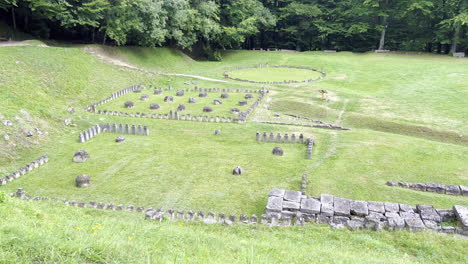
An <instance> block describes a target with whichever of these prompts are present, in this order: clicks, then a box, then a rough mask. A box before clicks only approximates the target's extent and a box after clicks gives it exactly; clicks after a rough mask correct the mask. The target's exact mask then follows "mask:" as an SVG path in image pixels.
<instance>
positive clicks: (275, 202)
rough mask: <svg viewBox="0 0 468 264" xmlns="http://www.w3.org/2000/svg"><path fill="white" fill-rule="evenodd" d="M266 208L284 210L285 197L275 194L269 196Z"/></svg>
mask: <svg viewBox="0 0 468 264" xmlns="http://www.w3.org/2000/svg"><path fill="white" fill-rule="evenodd" d="M266 209H267V212H277V213H279V212H281V211H282V210H283V198H281V197H275V196H271V197H268V203H267V206H266Z"/></svg>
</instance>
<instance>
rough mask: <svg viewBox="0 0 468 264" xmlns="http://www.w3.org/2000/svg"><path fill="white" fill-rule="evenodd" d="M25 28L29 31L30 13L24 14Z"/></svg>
mask: <svg viewBox="0 0 468 264" xmlns="http://www.w3.org/2000/svg"><path fill="white" fill-rule="evenodd" d="M23 29H24V31H28V29H29V16H28V14H26V15H24V25H23Z"/></svg>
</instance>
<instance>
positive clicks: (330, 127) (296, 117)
mask: <svg viewBox="0 0 468 264" xmlns="http://www.w3.org/2000/svg"><path fill="white" fill-rule="evenodd" d="M284 115H286V116H290V117H292V118H294V120H306V121H310V122H313V123H316V124H317V126H315V127H319V128H328V129H335V130H350V129H349V128H345V127H341V126H337V125H333V124H329V123H325V122H323V121H321V120H315V119H312V118H308V117H303V116H300V115H295V114H284Z"/></svg>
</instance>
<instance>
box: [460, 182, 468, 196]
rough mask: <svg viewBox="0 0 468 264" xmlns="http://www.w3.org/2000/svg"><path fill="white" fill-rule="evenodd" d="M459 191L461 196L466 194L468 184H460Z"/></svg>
mask: <svg viewBox="0 0 468 264" xmlns="http://www.w3.org/2000/svg"><path fill="white" fill-rule="evenodd" d="M459 187H460V192H461V194H462V195H463V196H468V186H464V185H460V186H459Z"/></svg>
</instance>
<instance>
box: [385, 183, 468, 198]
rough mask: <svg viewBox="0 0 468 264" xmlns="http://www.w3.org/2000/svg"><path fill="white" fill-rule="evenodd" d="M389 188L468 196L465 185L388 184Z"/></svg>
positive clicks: (467, 189) (467, 187) (467, 188)
mask: <svg viewBox="0 0 468 264" xmlns="http://www.w3.org/2000/svg"><path fill="white" fill-rule="evenodd" d="M387 185H388V186H396V187H402V188H409V189H412V190H416V191H421V192H434V193H441V194H449V195H463V196H468V186H464V185H445V184H440V183H432V182H430V183H412V182H392V181H388V182H387Z"/></svg>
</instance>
